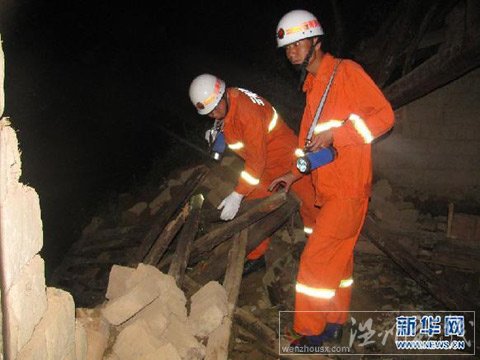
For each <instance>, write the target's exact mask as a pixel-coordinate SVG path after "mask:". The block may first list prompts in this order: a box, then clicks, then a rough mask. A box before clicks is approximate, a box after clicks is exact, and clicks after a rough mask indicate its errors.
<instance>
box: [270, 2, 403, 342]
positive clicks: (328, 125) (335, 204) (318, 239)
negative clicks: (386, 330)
mask: <svg viewBox="0 0 480 360" xmlns="http://www.w3.org/2000/svg"><path fill="white" fill-rule="evenodd" d="M322 35H324V32H323V29H322V27H321V25H320V23H319V22H318V20H317V18H316V17H315V16H314V15H313V14H311V13H310V12H308V11H305V10H293V11H290V12H288V13H287V14H285V15H284V16H283V17H282V19H281V20H280V21H279V23H278V26H277V34H276V39H277V45H278V47H279V48H284V49H285V52H286V56H287V59H288V60H289V61H290V63H291V64H292V65H294V67H297V69H298V70H301V71H302V68H303V71H302V74H303V77H302V76H301V83H303V91H304V92H305V93H306V105H305V109H304V113H303V117H302V121H301V125H300V131H299V137H298V141H299V143H298V150H297V152H298V153H300V154H303V153H305V152H315V151H318V150H321V149H323V148H326V147H329V146H333V147H334V148H335V149H336V153H337V156H336V158H335V159H334V160H333V161H332V162H330V163H328V164H326V165H324V166H322V167H319V168H317V169H315V170H313V171H312V172H311V175H312V181H313V186H314V188H315V204H316V205H317V206H319V207H320V211H319V212H318V215H317V217H316V221H315V225H314V228H313V233H312V234H311V235H310V236H309V238H308V240H307V243H306V246H305V248H304V250H303V252H302V255H301V258H300V264H299V270H298V274H297V282H296V286H295V314H294V320H293V321H294V323H293V330H294V332H296V333H297V335H298V337H297V338H296V339H295V341H293V342H292V345H298V346H304V345H307V346H308V345H322V344H323V342H324V341H326V340H338V338H339V337H341V331H342V325H343V324H344V323H345V322H346V321H347V315H348V310H349V307H350V299H351V287H352V284H353V278H352V272H353V249H354V246H355V243H356V241H357V239H358V237H359V234H360V230H361V228H362V226H363V223H364V221H365V216H366V212H367V206H368V199H369V196H370V190H371V181H372V159H371V143H372V141H373V140H374V139H376V138H378V137H379V136H381V135H383V134H385V133H386V132H388V131H389V130H390V129H391V128H392V126H393V123H394V114H393V110H392V107H391V105H390V103H389V102H388V101H387V100H386V99H385V97H384V95H383V94H382V92H381V91H380V89H379V88H378V87H377V86H376V85H375V83H374V82H373V80H372V79H371V78H370V77H369V76H368V75H367V74H366V72H365V71H364V70H363V69H362V67H361V66H360V65H359V64H357V63H355V62H353V61H351V60H346V59H344V60H342V61H341V62H340V59H336V58H334V57H333V56H332V55H331V54H329V53H328V52H324V51H323V50H322V40H323V36H322ZM334 71H335V73H334ZM332 74H334V76H332ZM331 79H332V82H331V85H330V86H328V83H329V82H330V80H331ZM327 87H328V88H329V89H328V91H327ZM326 91H327V92H326ZM325 93H326V94H327V95H326V98H325V100H324V101H323V105H322V108H321V112H320V113H319V114H320V115H319V116H317V119H318V121H317V123H316V125H314V126H313V127H312V123H313V122H314V118H315V116H316V112H317V110H318V109H319V106H320V104H321V102H322V101H321V100H322V97H324V94H325ZM310 130H313V132H312V134H313V136H311V139H309V140H310V141H308V142H307V143H306V140H307V139H308V135H309V131H310ZM301 176H302V174H301V173H300V172H299V171H298V169H297V168H295V167H294V168H292V170H291V171H290V172H288V173H286V174H285V175H284V176H281V177H279V178H277V179H275V180H274V181H273V182H272V184H271V186H270V187H271V188H274V187H276V186H278V184H279V183H283V185H284V186H285V188H286V189H288V188H289V187H290V185H292V184H295V182H296V181H299V179H301V178H302V177H301Z"/></svg>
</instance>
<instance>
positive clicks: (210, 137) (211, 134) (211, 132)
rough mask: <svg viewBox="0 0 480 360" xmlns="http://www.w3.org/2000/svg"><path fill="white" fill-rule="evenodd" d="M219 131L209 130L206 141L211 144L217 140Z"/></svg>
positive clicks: (206, 133)
mask: <svg viewBox="0 0 480 360" xmlns="http://www.w3.org/2000/svg"><path fill="white" fill-rule="evenodd" d="M217 133H218V131H217V130H214V129H208V130H207V131H206V132H205V140H207V142H208V143H209V144H210V139H211V140H212V141H213V140H215V137H216V136H217Z"/></svg>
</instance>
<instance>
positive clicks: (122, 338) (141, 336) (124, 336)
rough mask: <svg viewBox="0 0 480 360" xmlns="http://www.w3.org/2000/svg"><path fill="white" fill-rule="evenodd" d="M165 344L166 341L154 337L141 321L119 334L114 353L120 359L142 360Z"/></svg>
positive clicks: (146, 325)
mask: <svg viewBox="0 0 480 360" xmlns="http://www.w3.org/2000/svg"><path fill="white" fill-rule="evenodd" d="M165 344H166V342H165V341H163V340H161V339H158V338H156V337H155V336H153V335H152V333H151V331H150V328H149V327H148V324H147V323H146V322H145V321H143V320H139V321H136V322H135V323H133V324H131V325H129V326H126V327H125V328H124V329H123V330H122V331H121V332H120V333H119V334H118V336H117V338H116V340H115V344H114V345H113V353H114V354H115V355H117V356H118V357H119V358H120V359H132V360H133V359H141V358H143V357H144V356H146V355H148V354H151V353H153V352H155V350H156V349H158V348H160V347H161V346H163V345H165Z"/></svg>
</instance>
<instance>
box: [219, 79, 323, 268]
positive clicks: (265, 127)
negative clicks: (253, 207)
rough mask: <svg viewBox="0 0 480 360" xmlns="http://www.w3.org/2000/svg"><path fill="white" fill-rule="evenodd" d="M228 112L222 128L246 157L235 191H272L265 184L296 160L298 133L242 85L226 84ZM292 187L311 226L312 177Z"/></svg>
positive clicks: (252, 194) (253, 194) (260, 194)
mask: <svg viewBox="0 0 480 360" xmlns="http://www.w3.org/2000/svg"><path fill="white" fill-rule="evenodd" d="M227 93H228V101H229V104H228V106H229V107H228V113H227V115H226V116H225V119H224V125H223V126H224V127H223V132H224V134H225V141H226V143H227V145H228V147H229V148H230V149H231V150H233V151H234V152H235V153H236V154H237V155H239V156H240V157H241V158H243V159H244V160H245V164H244V171H242V173H241V175H240V177H239V180H238V184H237V186H236V188H235V191H236V192H238V193H240V194H242V195H244V196H245V199H259V198H264V197H267V196H269V195H271V192H270V191H268V186H269V185H270V183H271V182H272V181H273V180H274V179H276V178H277V177H279V176H281V175H283V174H285V173H287V172H288V171H290V169H291V167H292V164H293V162H294V161H295V148H296V146H297V137H296V136H295V134H294V133H293V131H292V130H291V129H290V128H289V127H288V126H287V125H286V124H285V122H284V121H283V119H282V117H281V116H280V115H279V114H278V113H277V112H276V110H275V109H274V108H273V107H272V105H271V104H270V103H269V102H268V101H266V100H265V99H264V98H262V97H260V96H258V95H257V94H255V93H252V92H250V91H248V90H245V89H239V88H227ZM292 190H293V191H294V192H295V193H296V194H297V196H298V197H299V198H300V200H301V202H302V204H301V206H300V215H301V216H302V219H303V222H304V225H305V226H306V227H310V228H311V227H313V224H314V222H315V217H316V211H318V209H317V208H315V206H314V190H313V185H312V181H311V177H309V176H308V177H305V178H304V179H302V181H297V182H296V183H295V184H294V185H293V186H292ZM268 243H269V238H267V239H265V240H264V241H263V242H262V243H261V244H260V245H259V246H258V247H257V248H256V249H254V250H253V251H252V252H250V254H248V255H247V258H248V259H249V260H254V259H257V258H259V257H261V256H262V255H263V254H264V253H265V251H266V250H267V248H268Z"/></svg>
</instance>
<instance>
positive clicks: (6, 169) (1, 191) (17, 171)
mask: <svg viewBox="0 0 480 360" xmlns="http://www.w3.org/2000/svg"><path fill="white" fill-rule="evenodd" d="M21 174H22V162H21V161H20V151H19V150H18V140H17V135H16V134H15V131H14V130H13V129H12V128H11V127H10V121H9V120H8V119H7V118H2V119H1V120H0V203H3V202H4V201H5V197H6V194H7V192H8V190H9V187H10V186H16V185H17V184H18V180H19V179H20V175H21Z"/></svg>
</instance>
